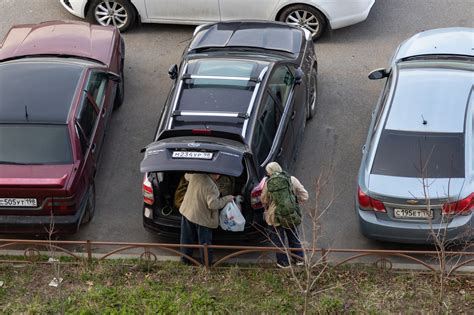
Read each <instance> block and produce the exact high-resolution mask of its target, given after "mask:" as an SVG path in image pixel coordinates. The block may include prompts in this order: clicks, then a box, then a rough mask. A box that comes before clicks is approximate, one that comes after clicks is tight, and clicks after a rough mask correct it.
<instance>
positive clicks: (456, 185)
mask: <svg viewBox="0 0 474 315" xmlns="http://www.w3.org/2000/svg"><path fill="white" fill-rule="evenodd" d="M464 181H465V179H464V178H427V179H425V180H424V181H423V179H421V178H410V177H397V176H385V175H374V174H371V175H370V177H369V185H368V192H369V195H370V196H372V197H374V198H376V199H379V200H381V201H386V202H394V203H406V201H407V200H419V202H420V203H426V200H427V199H428V198H429V199H430V200H431V202H432V203H433V202H435V203H437V202H439V203H444V202H448V201H455V200H458V199H461V198H464V197H466V196H463V195H462V191H463V186H464ZM423 182H424V183H423Z"/></svg>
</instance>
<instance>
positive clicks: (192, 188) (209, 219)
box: [179, 173, 234, 264]
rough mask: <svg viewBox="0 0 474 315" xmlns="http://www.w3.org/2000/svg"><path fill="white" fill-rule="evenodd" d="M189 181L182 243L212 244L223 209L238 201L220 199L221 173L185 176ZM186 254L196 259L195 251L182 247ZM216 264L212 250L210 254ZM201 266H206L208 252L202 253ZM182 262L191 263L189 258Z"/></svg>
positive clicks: (225, 197)
mask: <svg viewBox="0 0 474 315" xmlns="http://www.w3.org/2000/svg"><path fill="white" fill-rule="evenodd" d="M184 177H185V179H186V180H187V181H188V182H189V184H188V188H187V190H186V194H185V195H184V199H183V202H182V204H181V207H180V208H179V212H180V213H181V215H182V218H181V244H201V245H203V244H207V245H211V244H212V229H215V228H217V227H218V225H219V210H220V209H222V208H224V206H225V205H226V204H227V203H228V202H230V201H232V200H233V199H234V196H232V195H227V196H224V197H219V195H220V193H219V188H218V187H217V185H216V181H217V180H218V179H219V177H220V175H219V174H200V173H195V174H185V175H184ZM181 252H182V253H183V254H185V255H188V256H190V257H191V256H192V253H193V249H192V248H185V247H182V248H181ZM208 255H209V256H208V257H209V262H210V263H212V251H211V250H209V251H208ZM200 257H201V263H204V251H203V250H200ZM182 261H183V262H184V263H186V264H189V263H190V262H189V260H188V259H187V258H186V257H183V258H182Z"/></svg>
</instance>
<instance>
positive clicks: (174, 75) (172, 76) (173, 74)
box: [168, 64, 178, 80]
mask: <svg viewBox="0 0 474 315" xmlns="http://www.w3.org/2000/svg"><path fill="white" fill-rule="evenodd" d="M168 75H169V76H170V79H171V80H176V78H177V77H178V66H177V65H176V64H174V65H172V66H171V67H170V69H169V70H168Z"/></svg>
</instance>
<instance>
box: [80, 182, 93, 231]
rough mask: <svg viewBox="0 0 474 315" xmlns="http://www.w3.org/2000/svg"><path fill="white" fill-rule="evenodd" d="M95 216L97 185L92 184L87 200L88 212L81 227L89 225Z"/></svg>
mask: <svg viewBox="0 0 474 315" xmlns="http://www.w3.org/2000/svg"><path fill="white" fill-rule="evenodd" d="M94 214H95V184H94V182H92V184H91V186H90V188H89V198H88V199H87V204H86V210H85V212H84V216H83V217H82V221H81V225H83V224H87V223H89V222H90V221H91V220H92V218H93V217H94Z"/></svg>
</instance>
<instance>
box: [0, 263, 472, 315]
mask: <svg viewBox="0 0 474 315" xmlns="http://www.w3.org/2000/svg"><path fill="white" fill-rule="evenodd" d="M53 270H54V269H53V266H52V265H48V264H24V265H20V266H18V265H17V266H15V265H8V264H1V265H0V281H3V282H4V285H3V287H0V313H2V314H19V313H22V314H56V313H68V314H156V313H159V314H176V313H185V314H233V313H245V314H256V313H258V314H262V313H264V314H294V313H302V311H303V307H304V306H303V305H304V296H303V293H302V292H300V291H299V290H298V287H297V285H296V282H295V279H293V278H292V275H291V273H290V272H289V271H287V270H280V269H265V268H255V269H251V268H245V269H240V268H239V267H236V266H230V267H228V268H222V269H214V270H212V271H210V272H207V271H206V270H205V269H204V268H200V267H188V266H183V265H181V264H179V263H176V262H166V263H159V264H156V265H153V266H143V265H141V264H137V263H136V261H120V262H117V261H102V262H98V261H94V262H93V263H92V264H89V265H70V264H69V265H60V268H59V270H60V276H61V277H62V278H63V279H64V281H63V282H62V284H61V286H60V287H59V288H54V287H50V286H49V285H48V284H49V282H50V281H51V280H52V278H53V277H54V276H55V274H54V271H53ZM297 275H298V276H299V277H301V278H300V281H304V275H305V274H304V272H302V271H301V270H300V271H299V272H297ZM437 281H438V280H437V277H436V276H435V275H427V274H421V273H415V272H413V273H396V272H389V271H382V270H378V269H374V268H371V267H366V266H360V265H357V266H356V265H350V266H349V265H348V266H344V267H340V268H337V269H335V270H331V269H328V270H327V271H326V272H325V273H323V275H322V276H321V277H320V278H319V280H318V282H317V283H316V286H315V289H314V290H313V291H312V292H309V301H308V302H309V305H308V308H309V310H310V313H322V314H337V313H348V314H360V313H364V314H391V313H439V312H441V313H468V312H470V311H472V309H474V279H473V277H469V276H456V277H451V278H449V279H448V280H447V281H446V291H445V294H444V295H443V297H442V298H441V300H440V298H439V284H438V283H437Z"/></svg>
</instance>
